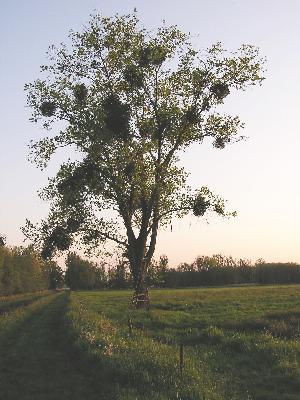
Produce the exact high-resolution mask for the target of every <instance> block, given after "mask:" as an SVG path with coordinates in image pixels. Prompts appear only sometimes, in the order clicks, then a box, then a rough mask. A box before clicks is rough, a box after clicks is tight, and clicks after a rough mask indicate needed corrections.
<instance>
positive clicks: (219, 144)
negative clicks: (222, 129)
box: [213, 136, 228, 149]
mask: <svg viewBox="0 0 300 400" xmlns="http://www.w3.org/2000/svg"><path fill="white" fill-rule="evenodd" d="M227 142H228V140H227ZM225 143H226V140H225V138H223V137H221V136H218V137H217V138H216V139H215V140H214V143H213V146H214V147H215V148H216V149H224V147H225Z"/></svg>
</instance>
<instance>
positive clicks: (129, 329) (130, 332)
mask: <svg viewBox="0 0 300 400" xmlns="http://www.w3.org/2000/svg"><path fill="white" fill-rule="evenodd" d="M128 331H129V335H132V321H131V318H130V317H128Z"/></svg>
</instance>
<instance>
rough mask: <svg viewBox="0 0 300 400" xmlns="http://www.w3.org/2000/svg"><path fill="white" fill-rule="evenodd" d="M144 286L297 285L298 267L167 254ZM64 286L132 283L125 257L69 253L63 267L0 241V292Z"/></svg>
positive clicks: (299, 280)
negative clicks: (107, 259)
mask: <svg viewBox="0 0 300 400" xmlns="http://www.w3.org/2000/svg"><path fill="white" fill-rule="evenodd" d="M146 280H147V281H146V284H147V287H149V288H154V287H158V288H159V287H166V288H181V287H195V286H223V285H234V284H288V283H300V265H299V264H296V263H292V262H290V263H266V262H265V261H264V260H262V259H259V260H257V261H256V262H255V263H252V262H251V261H249V260H246V259H234V258H232V257H231V256H229V257H226V256H223V255H220V254H217V255H213V256H211V257H208V256H199V257H197V258H196V259H195V261H193V262H192V263H190V264H189V263H182V264H180V265H179V266H178V267H177V268H170V267H169V262H168V257H167V256H165V255H164V256H161V257H160V258H159V260H157V261H155V260H154V261H152V262H151V264H150V266H149V269H148V274H147V278H146ZM63 285H66V286H67V287H69V288H70V289H72V290H79V289H82V290H97V289H127V288H133V287H134V283H133V281H132V276H131V273H130V268H129V264H128V261H126V259H123V258H121V259H120V260H119V261H118V262H117V263H116V264H115V265H111V266H107V265H106V264H105V263H104V262H102V263H100V264H99V263H98V264H97V263H95V262H92V261H89V260H86V259H83V258H82V257H80V256H79V255H78V254H76V253H74V252H70V253H69V254H68V256H67V259H66V270H65V272H63V270H62V269H61V268H60V267H59V265H58V264H57V263H56V262H55V261H45V260H43V259H42V257H41V255H40V254H39V253H38V252H36V251H35V250H34V249H33V248H32V247H30V246H29V247H27V248H25V247H7V246H5V244H4V242H3V241H2V242H1V245H0V296H1V295H13V294H17V293H27V292H34V291H38V290H45V289H56V288H58V287H62V286H63Z"/></svg>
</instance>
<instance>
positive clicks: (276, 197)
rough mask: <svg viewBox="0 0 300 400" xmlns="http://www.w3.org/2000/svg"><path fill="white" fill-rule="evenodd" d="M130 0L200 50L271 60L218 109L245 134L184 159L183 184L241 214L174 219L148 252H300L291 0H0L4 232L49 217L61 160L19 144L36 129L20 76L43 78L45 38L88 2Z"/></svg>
mask: <svg viewBox="0 0 300 400" xmlns="http://www.w3.org/2000/svg"><path fill="white" fill-rule="evenodd" d="M134 7H136V8H137V10H138V16H139V18H140V20H141V22H142V23H143V24H144V25H145V27H146V28H149V29H151V28H154V27H156V26H158V25H160V24H161V22H162V20H166V22H167V23H168V24H177V25H178V26H179V28H180V29H182V30H183V31H186V32H191V33H192V34H193V35H195V40H194V42H195V45H196V46H197V47H198V48H206V47H208V46H210V45H211V44H212V43H215V42H217V41H221V42H222V43H223V46H224V47H225V48H227V49H228V50H236V49H237V48H238V47H239V46H240V45H241V44H243V43H249V44H253V45H255V46H258V47H259V48H260V52H261V55H262V56H265V57H266V58H267V73H266V80H265V81H264V83H263V85H262V87H257V88H253V89H250V90H247V91H246V92H242V93H239V94H236V95H235V94H234V95H232V96H231V97H230V98H228V101H227V103H226V106H225V107H224V109H223V110H224V112H225V111H226V112H228V113H231V114H236V115H239V116H240V118H241V119H242V121H244V122H245V125H246V127H245V129H244V130H243V131H242V132H241V133H242V134H243V135H245V136H247V137H248V140H247V141H243V142H240V143H238V144H235V145H232V146H230V147H227V148H225V149H224V150H218V149H214V148H212V147H211V146H209V145H208V144H204V145H197V146H193V147H192V148H190V150H189V151H187V152H186V153H185V154H184V155H183V158H182V163H183V165H184V166H185V167H186V169H187V171H188V172H190V178H189V182H190V184H191V185H192V186H193V187H194V188H197V187H200V186H202V185H207V186H209V187H210V189H212V190H213V191H214V192H216V193H217V194H219V195H221V196H223V197H224V198H225V199H227V200H228V205H229V208H231V209H233V210H236V211H237V212H238V216H237V217H236V218H234V219H231V220H223V219H221V218H219V217H214V218H211V219H210V221H209V224H207V222H206V221H205V220H203V219H202V220H201V219H196V218H195V217H187V218H186V219H183V220H177V221H174V223H173V229H172V231H171V230H170V229H168V230H166V231H163V232H161V233H160V235H159V239H158V245H157V251H156V255H157V256H159V255H160V254H166V255H167V256H168V257H169V260H170V264H171V266H177V265H178V264H179V263H180V262H184V261H186V262H191V261H193V260H194V259H195V257H196V256H197V255H212V254H216V253H222V254H225V255H232V256H233V257H241V258H250V259H252V260H253V261H254V260H256V259H257V258H260V257H262V258H264V259H265V260H266V261H295V262H300V235H299V233H300V186H299V175H300V173H299V172H300V165H299V155H300V132H299V130H300V128H299V115H300V113H299V111H298V110H299V105H300V74H299V71H300V24H299V20H300V1H298V0H285V1H283V0H282V1H276V0H252V1H250V0H248V1H246V0H243V1H242V0H210V1H208V0H206V1H204V0H185V1H179V0H159V1H158V0H153V1H146V0H144V1H142V0H135V1H131V0H122V1H121V0H119V1H116V0H115V1H113V0H111V1H103V0H102V1H100V0H85V1H82V0H51V1H50V0H48V1H40V0H36V1H34V0H26V1H21V0H19V1H17V0H10V1H8V0H0V72H1V73H0V115H1V118H0V135H1V136H0V137H1V145H0V233H2V234H5V235H6V236H7V242H8V244H9V245H20V244H23V236H22V233H21V231H20V226H22V225H24V223H25V218H29V219H30V220H32V221H33V222H37V221H38V220H39V219H40V218H42V217H44V216H46V215H47V211H48V205H47V204H45V203H43V202H42V201H41V200H40V199H39V198H38V196H37V191H38V190H39V189H41V188H42V187H43V186H44V185H45V184H46V183H47V177H48V176H51V175H53V174H54V173H55V171H56V170H57V166H58V163H59V161H60V159H59V158H56V159H55V160H54V161H53V162H52V164H50V166H49V168H48V169H47V170H45V171H43V172H41V171H39V170H38V169H37V168H36V167H35V166H34V165H32V164H30V163H29V162H28V161H27V156H28V148H27V144H28V143H29V141H30V140H31V139H38V138H41V137H42V136H43V134H44V133H43V132H42V131H39V130H38V129H37V127H36V126H34V125H33V124H31V123H30V122H29V121H28V118H29V115H30V112H29V110H28V109H27V108H26V107H25V104H26V102H25V94H24V91H23V87H24V84H25V83H27V82H31V81H33V80H35V79H36V78H38V77H39V66H40V65H42V64H45V63H46V51H47V48H48V46H49V45H51V44H59V43H60V42H64V41H66V39H67V34H68V31H69V29H71V28H72V29H74V30H81V28H82V26H83V25H84V24H85V23H86V22H87V21H88V20H89V15H90V14H91V13H92V12H93V11H94V10H97V11H100V12H102V13H103V14H104V15H107V16H112V15H114V14H115V13H116V12H118V13H120V14H123V13H130V12H132V11H133V9H134Z"/></svg>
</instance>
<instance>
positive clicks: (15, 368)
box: [0, 293, 111, 400]
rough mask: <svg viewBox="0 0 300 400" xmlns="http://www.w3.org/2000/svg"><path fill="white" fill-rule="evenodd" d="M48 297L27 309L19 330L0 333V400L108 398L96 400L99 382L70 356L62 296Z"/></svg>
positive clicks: (15, 324) (99, 396)
mask: <svg viewBox="0 0 300 400" xmlns="http://www.w3.org/2000/svg"><path fill="white" fill-rule="evenodd" d="M50 297H51V298H48V299H43V300H39V301H37V302H35V303H36V304H35V305H32V306H28V307H27V310H26V314H27V313H28V315H26V317H24V315H23V316H22V318H21V322H20V324H17V323H14V324H13V329H9V330H7V332H4V334H3V335H2V336H1V333H0V399H1V400H2V399H3V400H4V399H5V400H17V399H18V400H60V399H66V400H68V399H70V400H71V399H72V400H77V399H78V400H79V399H80V400H82V399H86V400H94V399H97V400H99V399H101V398H106V399H108V398H111V397H103V396H101V388H100V387H99V386H100V382H95V380H94V379H93V378H92V375H93V374H89V371H88V370H87V369H86V368H82V366H81V365H80V362H79V361H78V360H76V359H74V356H72V354H70V351H69V348H70V347H69V345H68V342H67V335H66V332H65V322H64V314H65V307H66V303H67V299H68V294H66V293H61V294H56V295H54V296H50ZM38 303H41V305H40V306H39V305H38ZM94 378H95V377H94Z"/></svg>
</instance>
